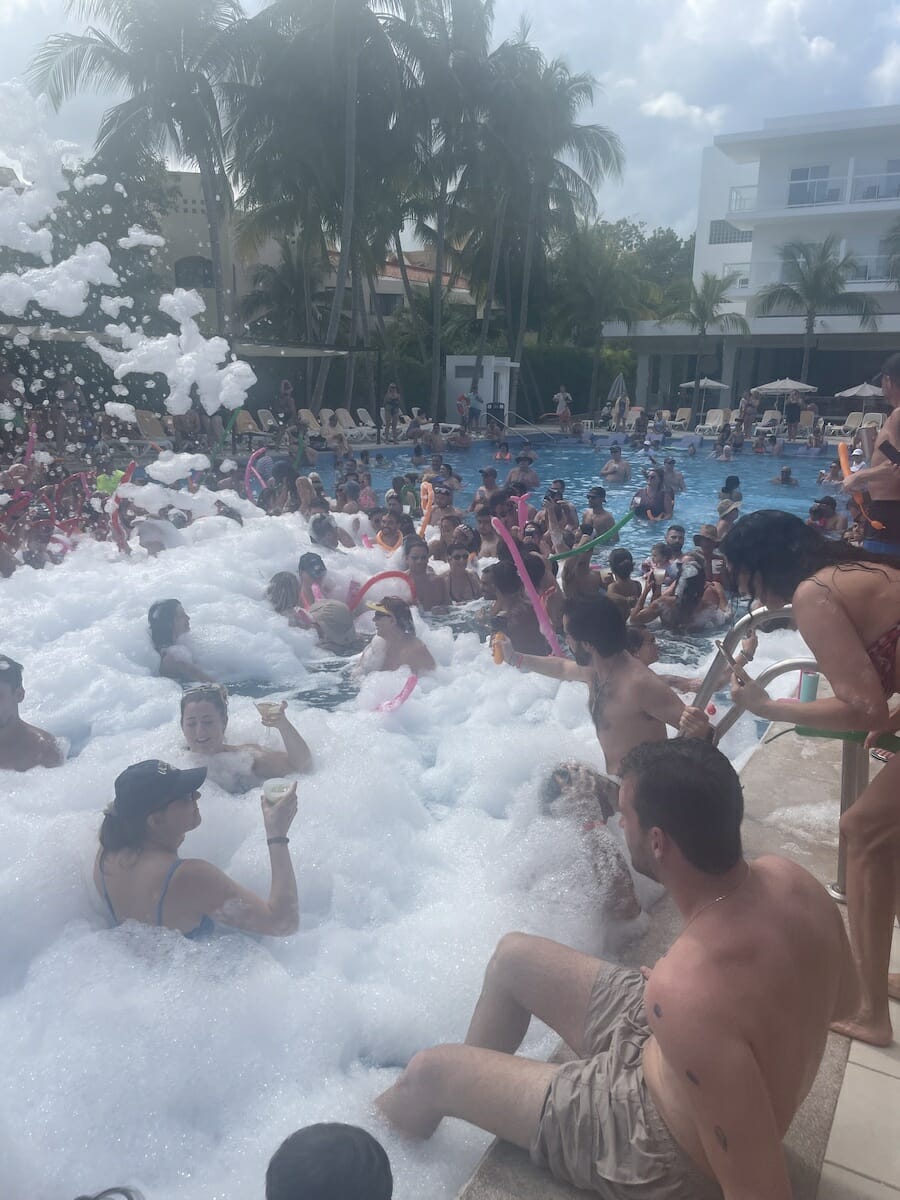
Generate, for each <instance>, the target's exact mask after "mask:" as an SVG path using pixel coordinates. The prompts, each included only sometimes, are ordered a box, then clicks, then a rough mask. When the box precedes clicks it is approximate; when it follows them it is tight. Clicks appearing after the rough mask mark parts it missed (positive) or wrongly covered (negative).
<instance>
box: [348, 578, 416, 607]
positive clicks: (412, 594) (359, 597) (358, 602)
mask: <svg viewBox="0 0 900 1200" xmlns="http://www.w3.org/2000/svg"><path fill="white" fill-rule="evenodd" d="M382 579H403V580H404V581H405V582H406V585H407V587H408V588H409V593H410V597H411V599H412V603H413V604H415V602H416V585H415V584H414V583H413V581H412V577H411V576H410V575H409V574H407V572H406V571H381V572H380V573H379V574H378V575H373V576H372V578H371V579H367V580H366V582H365V583H364V584H363V585H362V587H361V588H360V589H359V591H358V592H357V593H356V595H355V596H354V598H353V603H352V605H350V606H349V607H350V608H351V609H352V610H353V611H354V612H355V610H356V609H358V608H359V606H360V605H361V604H362V601H363V596H365V594H366V592H368V590H369V588H371V587H373V586H374V585H375V584H376V583H380V582H381V580H382Z"/></svg>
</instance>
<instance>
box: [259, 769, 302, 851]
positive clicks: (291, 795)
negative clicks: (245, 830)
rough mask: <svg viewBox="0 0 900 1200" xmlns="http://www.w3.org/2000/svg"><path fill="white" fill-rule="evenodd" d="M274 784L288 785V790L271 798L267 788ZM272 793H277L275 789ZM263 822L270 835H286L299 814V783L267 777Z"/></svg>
mask: <svg viewBox="0 0 900 1200" xmlns="http://www.w3.org/2000/svg"><path fill="white" fill-rule="evenodd" d="M272 784H280V785H282V786H283V785H285V784H286V785H287V790H286V791H281V792H280V793H279V794H278V795H277V797H276V798H275V799H272V800H270V799H269V798H268V795H267V793H266V788H269V786H270V785H272ZM270 794H272V795H275V792H274V789H270ZM262 810H263V822H264V824H265V827H266V834H267V835H268V836H269V837H284V836H285V835H286V834H287V831H288V830H289V829H290V827H291V823H292V822H293V820H294V817H295V816H296V815H297V785H296V783H290V782H289V781H288V780H286V779H267V780H266V783H265V785H264V787H263V803H262Z"/></svg>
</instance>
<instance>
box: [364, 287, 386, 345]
mask: <svg viewBox="0 0 900 1200" xmlns="http://www.w3.org/2000/svg"><path fill="white" fill-rule="evenodd" d="M366 283H367V284H368V286H369V303H370V304H371V305H372V312H373V313H374V315H375V328H376V329H377V330H378V336H379V337H380V338H381V343H382V345H384V344H385V342H386V341H387V330H386V329H385V327H384V317H383V316H382V315H381V313H380V312H379V310H378V302H377V300H376V299H375V297H376V296H377V294H378V293H377V292H376V290H375V276H374V274H373V273H372V272H371V271H366ZM365 323H366V325H368V324H369V310H368V308H367V309H366V322H365ZM365 342H366V345H367V346H368V344H369V337H368V334H367V335H366V339H365Z"/></svg>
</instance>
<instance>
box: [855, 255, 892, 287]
mask: <svg viewBox="0 0 900 1200" xmlns="http://www.w3.org/2000/svg"><path fill="white" fill-rule="evenodd" d="M853 261H854V262H855V264H856V266H855V268H854V269H853V271H851V272H850V274H849V275H848V276H847V282H848V283H886V282H887V281H889V280H890V278H891V273H890V269H889V267H890V261H891V260H890V258H889V257H888V256H887V255H886V254H854V255H853Z"/></svg>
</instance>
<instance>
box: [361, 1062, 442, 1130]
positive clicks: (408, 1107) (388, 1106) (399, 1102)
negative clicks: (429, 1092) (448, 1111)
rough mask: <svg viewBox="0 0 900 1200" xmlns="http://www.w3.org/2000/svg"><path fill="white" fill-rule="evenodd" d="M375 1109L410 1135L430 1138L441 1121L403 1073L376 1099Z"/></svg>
mask: <svg viewBox="0 0 900 1200" xmlns="http://www.w3.org/2000/svg"><path fill="white" fill-rule="evenodd" d="M375 1111H376V1112H379V1113H380V1114H381V1115H382V1116H383V1117H384V1118H385V1119H386V1120H388V1121H389V1122H390V1123H391V1125H392V1126H393V1127H394V1129H397V1130H399V1131H400V1132H401V1133H405V1134H407V1135H408V1136H409V1137H414V1138H420V1139H422V1140H424V1139H425V1138H430V1137H431V1135H432V1134H433V1133H434V1131H435V1130H436V1129H437V1127H438V1125H439V1124H440V1122H441V1119H440V1117H437V1118H435V1117H434V1116H433V1115H430V1114H429V1113H428V1112H427V1111H426V1110H425V1108H424V1106H423V1104H422V1102H421V1098H420V1097H419V1096H417V1095H416V1094H415V1090H414V1089H413V1088H411V1087H409V1085H408V1084H406V1083H405V1082H404V1078H403V1076H402V1075H401V1076H400V1078H399V1079H398V1080H397V1082H396V1083H395V1084H394V1085H393V1086H392V1087H389V1088H388V1090H387V1091H386V1092H382V1093H381V1095H380V1096H377V1097H376V1099H375Z"/></svg>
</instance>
